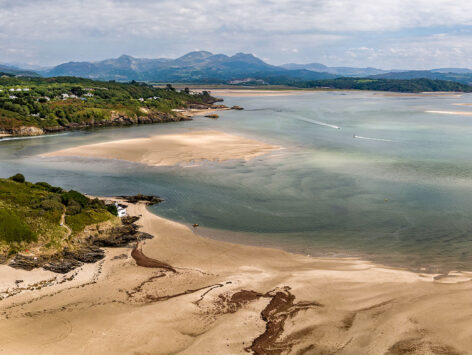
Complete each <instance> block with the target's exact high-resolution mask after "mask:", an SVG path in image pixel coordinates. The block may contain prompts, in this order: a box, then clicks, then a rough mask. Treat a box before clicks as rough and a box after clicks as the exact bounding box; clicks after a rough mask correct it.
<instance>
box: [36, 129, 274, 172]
mask: <svg viewBox="0 0 472 355" xmlns="http://www.w3.org/2000/svg"><path fill="white" fill-rule="evenodd" d="M277 149H280V148H279V147H278V146H275V145H271V144H267V143H263V142H259V141H256V140H253V139H248V138H244V137H240V136H236V135H232V134H227V133H224V132H219V131H196V132H188V133H182V134H165V135H156V136H152V137H148V138H136V139H126V140H118V141H111V142H105V143H97V144H89V145H83V146H78V147H74V148H69V149H64V150H60V151H56V152H52V153H47V154H44V155H42V156H43V157H86V158H102V159H119V160H126V161H131V162H136V163H142V164H146V165H150V166H171V165H177V164H188V163H199V162H202V161H205V160H206V161H216V162H221V161H225V160H232V159H244V160H249V159H252V158H254V157H257V156H259V155H263V154H266V153H269V152H271V151H274V150H277Z"/></svg>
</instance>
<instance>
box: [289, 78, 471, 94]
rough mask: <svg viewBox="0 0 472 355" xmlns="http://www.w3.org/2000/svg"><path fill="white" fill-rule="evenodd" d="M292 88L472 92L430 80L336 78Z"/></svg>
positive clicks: (454, 84) (466, 86)
mask: <svg viewBox="0 0 472 355" xmlns="http://www.w3.org/2000/svg"><path fill="white" fill-rule="evenodd" d="M292 85H293V86H297V87H303V88H327V89H342V90H373V91H392V92H432V91H457V92H472V86H469V85H464V84H461V83H457V82H453V81H444V80H431V79H411V80H398V79H364V78H338V79H333V80H317V81H307V82H298V83H294V84H292Z"/></svg>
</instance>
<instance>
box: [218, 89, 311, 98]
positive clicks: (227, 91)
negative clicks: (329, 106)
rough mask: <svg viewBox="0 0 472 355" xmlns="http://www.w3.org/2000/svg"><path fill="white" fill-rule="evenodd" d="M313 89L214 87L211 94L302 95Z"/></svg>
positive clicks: (237, 95)
mask: <svg viewBox="0 0 472 355" xmlns="http://www.w3.org/2000/svg"><path fill="white" fill-rule="evenodd" d="M318 91H319V90H318ZM310 92H315V90H259V89H214V90H211V94H212V95H213V96H231V97H250V96H257V97H263V96H288V95H303V94H307V93H310Z"/></svg>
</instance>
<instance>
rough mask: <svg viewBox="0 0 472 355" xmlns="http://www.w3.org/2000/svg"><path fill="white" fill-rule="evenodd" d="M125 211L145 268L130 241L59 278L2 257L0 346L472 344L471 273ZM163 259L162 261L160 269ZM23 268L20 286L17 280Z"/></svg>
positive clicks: (438, 347)
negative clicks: (141, 236)
mask: <svg viewBox="0 0 472 355" xmlns="http://www.w3.org/2000/svg"><path fill="white" fill-rule="evenodd" d="M128 212H129V213H130V214H131V215H142V217H141V219H140V220H139V221H138V224H140V225H141V226H142V228H141V230H142V231H144V232H147V233H151V234H153V235H154V236H155V238H154V239H151V240H146V241H145V243H143V244H141V246H142V249H138V250H140V254H139V255H136V254H135V255H134V256H135V257H137V259H141V260H145V263H144V267H143V266H139V265H137V264H136V261H135V259H133V257H132V256H131V253H132V251H133V248H119V249H107V251H106V258H105V259H104V260H102V261H100V262H99V263H96V264H91V265H85V266H83V267H81V268H80V269H77V270H75V271H72V272H71V273H69V274H67V275H64V276H63V275H59V276H58V275H55V274H52V273H49V272H45V271H40V270H34V271H32V272H26V271H17V270H13V269H11V268H9V267H8V266H0V279H1V280H2V283H1V285H0V287H1V290H0V291H1V292H4V291H5V289H8V293H7V294H6V293H1V295H2V296H3V297H5V298H4V299H3V300H2V301H0V349H1V352H2V353H5V354H18V353H19V354H28V353H29V354H31V353H36V354H39V353H47V354H63V353H69V354H77V353H87V354H116V353H144V354H147V353H152V354H169V353H177V352H180V353H183V354H204V353H211V354H247V353H248V352H249V353H256V354H280V353H293V354H295V353H313V354H325V353H326V354H332V353H336V354H407V353H408V354H461V353H468V352H469V351H470V349H472V337H471V336H470V330H471V329H472V298H471V297H470V294H471V292H472V283H471V277H472V274H467V273H457V274H450V275H449V276H444V275H443V276H439V275H422V274H416V273H412V272H409V271H403V270H395V269H389V268H384V267H381V266H377V265H373V264H371V263H368V262H364V261H360V260H355V259H335V258H332V259H329V258H311V257H306V256H302V255H295V254H290V253H286V252H284V251H281V250H276V249H264V248H259V247H251V246H244V245H236V244H231V243H226V242H219V241H214V240H210V239H207V238H203V237H201V236H199V235H198V234H196V233H195V230H194V229H192V230H191V229H189V228H187V227H186V226H183V225H181V224H178V223H176V222H173V221H169V220H166V219H163V218H160V217H158V216H155V215H153V214H151V213H150V212H148V211H147V209H146V206H145V205H143V204H137V205H129V207H128ZM197 231H198V228H197ZM134 250H135V251H136V250H137V249H134ZM117 256H118V257H117ZM152 260H153V261H152ZM159 263H163V265H164V266H165V267H163V268H159V267H157V268H156V266H159ZM151 264H152V265H151ZM169 265H170V266H171V268H172V269H173V270H170V269H169V268H168V266H169ZM145 266H151V267H145ZM174 270H175V272H174ZM20 277H21V278H22V279H24V282H23V283H22V285H23V286H22V287H21V286H16V285H15V279H17V278H20ZM54 277H56V281H51V282H49V283H48V282H44V283H42V284H41V281H42V280H50V279H53V278H54ZM62 280H66V281H63V282H62ZM61 282H62V283H61ZM20 285H21V284H20ZM34 285H42V286H34ZM19 287H21V290H18V289H19ZM17 291H18V292H17ZM8 294H10V296H8Z"/></svg>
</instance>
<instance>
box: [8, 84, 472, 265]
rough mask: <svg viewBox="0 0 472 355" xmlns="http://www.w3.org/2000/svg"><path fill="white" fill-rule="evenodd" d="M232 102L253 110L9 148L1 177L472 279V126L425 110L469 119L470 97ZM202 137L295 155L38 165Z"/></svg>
mask: <svg viewBox="0 0 472 355" xmlns="http://www.w3.org/2000/svg"><path fill="white" fill-rule="evenodd" d="M225 101H226V104H228V105H233V104H237V105H241V106H243V107H245V110H244V111H227V112H222V113H221V114H220V119H219V120H216V121H215V120H209V119H207V118H197V119H195V120H194V121H191V122H181V123H170V124H159V125H152V126H137V127H129V128H107V129H100V130H90V131H80V132H71V133H67V134H64V135H57V136H49V137H41V138H35V139H21V140H8V141H0V176H2V177H6V176H10V175H12V174H14V173H16V172H21V173H23V174H25V175H26V176H27V178H28V179H29V180H31V181H48V182H50V183H52V184H55V185H60V186H63V187H65V188H74V189H77V190H80V191H83V192H86V193H90V194H96V195H119V194H133V193H138V192H140V193H146V194H157V195H160V196H163V197H165V199H166V202H165V203H163V204H161V205H159V206H155V207H153V208H152V210H153V212H155V213H157V214H159V215H161V216H164V217H167V218H171V219H173V220H177V221H181V222H184V223H199V224H200V225H201V226H203V227H205V228H208V230H209V232H208V233H210V234H211V235H213V236H215V237H217V238H222V239H226V240H232V241H235V242H238V241H239V242H244V243H253V244H258V245H260V244H262V245H271V246H281V247H284V248H286V249H289V250H293V251H297V252H303V253H307V254H310V255H341V256H345V255H349V256H359V257H362V258H368V259H370V260H374V261H377V262H381V263H384V264H387V265H394V266H405V267H408V268H413V269H422V268H425V269H426V270H431V271H435V270H445V269H460V270H464V269H467V270H472V252H471V251H472V116H457V115H455V116H453V115H442V114H435V113H427V112H425V111H427V110H441V111H471V112H472V107H470V108H469V107H468V106H456V105H454V104H457V103H470V102H472V96H471V95H463V96H439V97H438V96H431V97H420V96H401V97H398V96H393V97H392V96H385V95H383V94H380V93H358V92H349V93H345V92H324V93H308V94H303V95H296V96H279V97H227V98H225ZM202 129H213V130H222V131H225V132H228V133H233V134H238V135H242V136H246V137H250V138H255V139H258V140H262V141H265V142H268V143H272V144H277V145H280V146H282V147H283V148H284V149H282V150H280V151H276V152H273V153H271V154H268V155H265V156H261V157H257V158H256V159H253V160H251V161H247V162H245V161H240V160H232V161H227V162H224V163H205V164H201V165H200V166H197V167H191V168H190V167H182V166H177V167H147V166H142V165H139V164H133V163H127V162H121V161H105V160H89V159H72V160H71V159H65V158H47V159H46V158H39V157H37V155H38V154H40V153H44V152H48V151H54V150H58V149H63V148H66V147H71V146H76V145H81V144H88V143H93V142H102V141H107V140H115V139H122V138H131V137H145V136H149V135H156V134H167V133H175V132H186V131H194V130H202ZM215 230H216V231H215ZM225 230H226V231H232V232H238V233H225V232H224V231H225Z"/></svg>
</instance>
